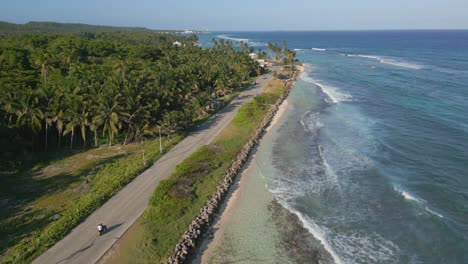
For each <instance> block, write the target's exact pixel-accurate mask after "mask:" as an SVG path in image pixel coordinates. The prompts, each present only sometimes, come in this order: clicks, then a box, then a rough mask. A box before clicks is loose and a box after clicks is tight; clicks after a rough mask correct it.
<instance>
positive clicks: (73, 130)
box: [70, 129, 75, 149]
mask: <svg viewBox="0 0 468 264" xmlns="http://www.w3.org/2000/svg"><path fill="white" fill-rule="evenodd" d="M74 135H75V129H72V131H71V141H70V149H73V136H74Z"/></svg>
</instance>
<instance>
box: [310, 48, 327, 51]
mask: <svg viewBox="0 0 468 264" xmlns="http://www.w3.org/2000/svg"><path fill="white" fill-rule="evenodd" d="M312 50H315V51H327V49H321V48H312Z"/></svg>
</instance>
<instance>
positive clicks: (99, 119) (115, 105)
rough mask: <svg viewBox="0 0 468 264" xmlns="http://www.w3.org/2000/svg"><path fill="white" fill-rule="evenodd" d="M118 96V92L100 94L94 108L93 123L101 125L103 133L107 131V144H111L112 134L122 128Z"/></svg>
mask: <svg viewBox="0 0 468 264" xmlns="http://www.w3.org/2000/svg"><path fill="white" fill-rule="evenodd" d="M120 97H121V95H120V94H116V95H114V96H110V95H107V96H106V95H100V96H99V98H98V105H97V106H96V107H95V109H94V113H95V116H94V117H93V123H94V124H95V125H98V126H102V133H103V135H104V134H106V133H107V135H108V136H109V146H112V141H113V140H114V136H115V135H116V134H118V132H119V130H120V129H121V128H122V122H121V121H122V119H123V116H122V114H123V112H122V106H121V104H120Z"/></svg>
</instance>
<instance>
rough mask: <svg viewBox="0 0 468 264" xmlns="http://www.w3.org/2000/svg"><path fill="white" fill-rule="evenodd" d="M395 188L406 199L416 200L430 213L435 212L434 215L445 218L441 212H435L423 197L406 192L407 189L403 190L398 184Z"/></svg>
mask: <svg viewBox="0 0 468 264" xmlns="http://www.w3.org/2000/svg"><path fill="white" fill-rule="evenodd" d="M393 189H394V190H395V191H396V192H398V193H400V194H401V195H402V196H403V197H404V198H405V199H406V200H409V201H414V202H416V203H417V204H418V205H420V206H422V207H424V209H425V210H426V211H427V212H429V213H431V214H433V215H436V216H438V217H440V218H444V216H443V215H441V214H439V213H437V212H435V211H434V210H432V209H431V208H429V206H428V205H427V204H428V203H427V201H426V200H424V199H422V198H418V197H416V196H414V195H412V194H410V193H409V192H406V191H403V190H401V189H400V188H398V187H396V186H394V187H393Z"/></svg>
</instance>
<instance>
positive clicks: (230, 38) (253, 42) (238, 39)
mask: <svg viewBox="0 0 468 264" xmlns="http://www.w3.org/2000/svg"><path fill="white" fill-rule="evenodd" d="M218 38H220V39H225V40H231V41H235V42H244V43H248V44H249V45H250V46H252V47H262V46H266V43H264V42H257V41H252V40H250V39H247V38H234V37H230V36H228V35H218Z"/></svg>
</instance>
